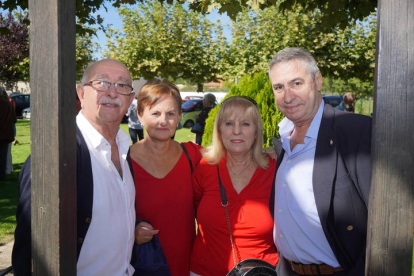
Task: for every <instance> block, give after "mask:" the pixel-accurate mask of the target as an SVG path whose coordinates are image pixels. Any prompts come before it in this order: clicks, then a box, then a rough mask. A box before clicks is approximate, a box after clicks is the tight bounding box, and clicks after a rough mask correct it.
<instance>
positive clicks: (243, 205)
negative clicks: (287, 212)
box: [190, 158, 278, 276]
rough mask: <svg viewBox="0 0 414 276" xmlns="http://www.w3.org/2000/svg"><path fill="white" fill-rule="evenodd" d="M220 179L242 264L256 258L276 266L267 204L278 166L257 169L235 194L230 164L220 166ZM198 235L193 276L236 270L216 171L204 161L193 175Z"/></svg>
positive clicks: (206, 275)
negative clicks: (224, 191)
mask: <svg viewBox="0 0 414 276" xmlns="http://www.w3.org/2000/svg"><path fill="white" fill-rule="evenodd" d="M219 166H220V178H221V181H222V183H223V186H224V188H225V190H226V195H227V200H228V202H229V205H228V210H229V217H230V223H231V227H232V232H233V240H234V241H235V243H236V245H237V246H238V248H239V251H240V256H241V259H242V260H244V259H249V258H256V259H262V260H265V261H267V262H269V263H271V264H273V265H276V264H277V262H278V255H277V253H276V247H275V244H274V242H273V219H272V217H271V215H270V212H269V199H270V193H271V187H272V182H273V177H274V173H275V169H276V163H275V162H273V161H269V169H268V170H263V169H261V168H257V169H256V171H255V172H254V174H253V176H252V178H251V179H250V182H249V184H248V185H247V186H246V187H245V188H244V189H243V190H242V191H241V192H240V194H237V192H236V190H235V189H234V188H233V185H232V183H231V179H230V175H229V172H228V170H227V166H226V160H225V159H224V158H223V159H222V160H221V161H220V164H219ZM193 185H194V201H195V204H196V208H197V223H198V233H197V237H196V240H195V242H194V246H193V251H192V254H191V267H190V269H191V271H192V272H194V273H196V274H199V275H203V276H223V275H226V274H227V273H228V272H229V271H230V270H231V268H232V267H233V266H234V262H233V255H232V250H231V243H230V236H229V232H228V228H227V222H226V216H225V213H224V208H223V207H222V206H221V196H220V188H219V184H218V177H217V166H216V165H209V164H207V163H206V161H205V160H204V159H202V160H201V162H200V164H199V165H198V167H197V169H196V170H195V171H194V174H193Z"/></svg>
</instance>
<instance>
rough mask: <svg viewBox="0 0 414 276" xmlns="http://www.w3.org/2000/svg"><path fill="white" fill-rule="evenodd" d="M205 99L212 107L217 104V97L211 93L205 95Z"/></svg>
mask: <svg viewBox="0 0 414 276" xmlns="http://www.w3.org/2000/svg"><path fill="white" fill-rule="evenodd" d="M204 99H206V100H207V101H208V102H209V103H210V104H212V105H213V104H214V103H215V102H216V96H214V95H213V94H211V93H208V94H205V95H204Z"/></svg>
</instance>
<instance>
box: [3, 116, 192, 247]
mask: <svg viewBox="0 0 414 276" xmlns="http://www.w3.org/2000/svg"><path fill="white" fill-rule="evenodd" d="M16 128H17V137H16V139H17V140H18V141H19V143H18V144H17V145H13V146H12V156H13V170H14V172H13V173H11V174H10V175H8V177H7V178H6V180H5V181H1V182H0V245H1V244H4V243H7V242H9V241H11V240H12V239H13V234H14V228H15V227H16V217H15V215H16V206H17V202H18V200H19V191H18V185H17V180H18V176H19V173H20V169H21V167H22V166H23V163H24V161H25V160H26V158H27V157H28V156H29V154H30V121H28V120H18V121H17V124H16ZM121 128H122V129H123V130H124V131H125V132H126V133H128V125H127V124H122V125H121ZM174 139H175V140H176V141H178V142H187V141H193V142H194V141H195V134H193V133H191V132H190V129H189V128H183V129H180V130H178V131H177V133H176V135H175V138H174Z"/></svg>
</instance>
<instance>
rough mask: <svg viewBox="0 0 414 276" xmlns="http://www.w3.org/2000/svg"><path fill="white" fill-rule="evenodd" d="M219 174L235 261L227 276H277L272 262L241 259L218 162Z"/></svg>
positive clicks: (222, 200) (222, 203)
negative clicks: (232, 231) (232, 230)
mask: <svg viewBox="0 0 414 276" xmlns="http://www.w3.org/2000/svg"><path fill="white" fill-rule="evenodd" d="M217 176H218V181H219V185H220V193H221V206H223V208H224V213H225V215H226V220H227V229H228V230H229V236H230V243H231V250H232V252H233V262H234V267H233V268H232V270H230V272H229V273H227V275H226V276H277V273H276V267H275V266H274V265H272V264H269V263H268V262H266V261H263V260H260V259H246V260H243V261H240V260H241V256H240V252H239V248H238V247H237V245H236V243H235V241H234V240H233V235H232V233H231V224H230V217H229V210H228V209H227V206H228V205H229V202H228V201H227V196H226V190H225V189H224V186H223V183H221V178H220V170H219V165H218V164H217ZM236 253H237V260H239V262H237V261H236Z"/></svg>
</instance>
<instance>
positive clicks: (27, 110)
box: [22, 107, 30, 120]
mask: <svg viewBox="0 0 414 276" xmlns="http://www.w3.org/2000/svg"><path fill="white" fill-rule="evenodd" d="M22 116H23V119H26V120H30V107H28V108H25V109H23V111H22Z"/></svg>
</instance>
